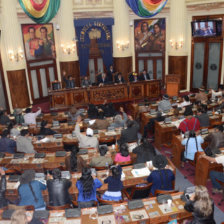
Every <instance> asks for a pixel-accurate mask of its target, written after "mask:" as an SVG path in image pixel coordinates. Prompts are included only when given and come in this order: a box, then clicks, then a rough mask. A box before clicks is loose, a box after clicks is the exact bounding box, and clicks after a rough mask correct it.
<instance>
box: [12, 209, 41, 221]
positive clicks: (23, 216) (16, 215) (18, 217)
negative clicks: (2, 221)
mask: <svg viewBox="0 0 224 224" xmlns="http://www.w3.org/2000/svg"><path fill="white" fill-rule="evenodd" d="M30 215H31V214H30V212H29V215H27V211H26V210H25V209H16V210H14V212H13V213H12V216H11V222H10V223H11V224H43V223H42V222H41V221H40V220H39V219H36V218H34V216H33V215H31V216H30Z"/></svg>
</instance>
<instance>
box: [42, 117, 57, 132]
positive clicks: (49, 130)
mask: <svg viewBox="0 0 224 224" xmlns="http://www.w3.org/2000/svg"><path fill="white" fill-rule="evenodd" d="M46 126H47V121H45V120H42V121H41V127H40V132H39V135H54V134H56V133H57V132H55V131H53V130H51V129H50V128H46Z"/></svg>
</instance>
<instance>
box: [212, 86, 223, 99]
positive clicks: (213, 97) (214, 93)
mask: <svg viewBox="0 0 224 224" xmlns="http://www.w3.org/2000/svg"><path fill="white" fill-rule="evenodd" d="M209 93H210V94H211V100H215V99H216V98H217V97H222V95H223V90H222V88H221V86H219V88H218V91H217V92H215V91H214V90H213V89H209Z"/></svg>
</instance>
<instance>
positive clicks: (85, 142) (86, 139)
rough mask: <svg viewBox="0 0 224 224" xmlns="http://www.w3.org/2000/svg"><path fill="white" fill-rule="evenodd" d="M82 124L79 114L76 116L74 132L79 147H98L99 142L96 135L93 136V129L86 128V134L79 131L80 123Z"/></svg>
mask: <svg viewBox="0 0 224 224" xmlns="http://www.w3.org/2000/svg"><path fill="white" fill-rule="evenodd" d="M81 124H82V118H81V116H78V117H77V122H76V125H75V134H76V137H77V138H78V142H79V147H80V148H98V145H99V142H98V139H97V138H96V137H94V136H93V129H91V128H87V129H86V135H84V134H81V133H80V125H81Z"/></svg>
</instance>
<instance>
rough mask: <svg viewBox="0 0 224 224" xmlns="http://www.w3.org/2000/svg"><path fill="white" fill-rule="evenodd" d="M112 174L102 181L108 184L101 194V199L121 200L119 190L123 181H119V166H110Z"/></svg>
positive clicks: (120, 172)
mask: <svg viewBox="0 0 224 224" xmlns="http://www.w3.org/2000/svg"><path fill="white" fill-rule="evenodd" d="M111 173H112V176H109V177H107V178H106V179H105V180H104V183H106V184H108V188H107V191H106V192H105V193H104V194H103V196H102V199H103V200H107V201H120V200H122V194H121V190H122V189H123V183H122V181H121V174H122V169H121V167H120V166H113V167H111Z"/></svg>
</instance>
